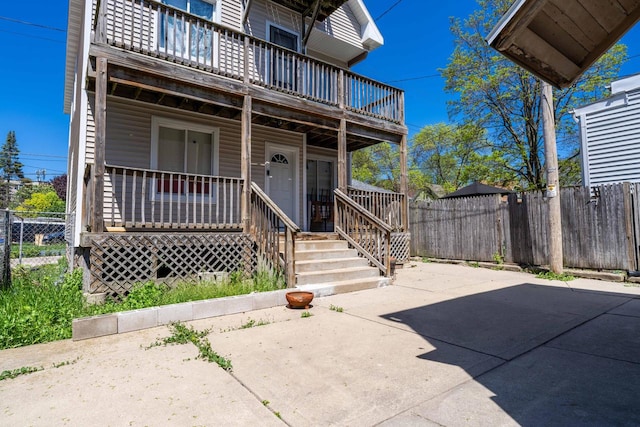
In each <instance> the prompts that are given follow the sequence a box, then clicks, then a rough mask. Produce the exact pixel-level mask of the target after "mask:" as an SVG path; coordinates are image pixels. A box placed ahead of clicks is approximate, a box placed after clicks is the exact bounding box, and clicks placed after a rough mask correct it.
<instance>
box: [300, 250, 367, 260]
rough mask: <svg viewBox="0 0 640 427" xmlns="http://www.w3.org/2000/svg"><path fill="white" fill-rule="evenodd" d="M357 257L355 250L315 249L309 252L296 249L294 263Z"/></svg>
mask: <svg viewBox="0 0 640 427" xmlns="http://www.w3.org/2000/svg"><path fill="white" fill-rule="evenodd" d="M357 256H358V251H356V250H355V249H319V250H318V249H317V250H311V251H303V250H298V249H297V248H296V262H298V261H309V260H324V259H335V258H354V257H357Z"/></svg>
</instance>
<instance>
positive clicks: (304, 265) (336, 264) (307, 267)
mask: <svg viewBox="0 0 640 427" xmlns="http://www.w3.org/2000/svg"><path fill="white" fill-rule="evenodd" d="M314 253H316V254H317V253H318V252H314ZM296 255H297V254H296ZM367 266H369V261H367V260H366V259H364V258H360V257H358V256H355V257H349V258H330V259H317V258H315V259H310V260H305V261H300V260H298V259H297V260H296V273H308V272H312V271H327V270H338V269H343V268H349V267H367Z"/></svg>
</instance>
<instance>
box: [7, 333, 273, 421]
mask: <svg viewBox="0 0 640 427" xmlns="http://www.w3.org/2000/svg"><path fill="white" fill-rule="evenodd" d="M166 334H167V330H166V328H165V327H162V328H156V329H149V330H145V331H140V332H131V333H129V334H126V336H125V337H126V338H121V337H122V336H121V335H120V336H118V335H113V336H109V337H104V338H98V339H92V340H86V341H81V342H70V341H64V342H62V343H61V342H55V343H49V344H43V345H40V346H35V347H30V348H27V347H25V348H21V349H14V350H13V351H11V350H5V351H3V352H2V353H1V354H2V357H1V358H0V359H2V365H3V367H2V368H0V369H6V368H7V367H8V366H7V365H9V363H7V362H6V358H5V356H7V355H8V356H9V358H11V359H13V362H14V363H16V362H17V363H19V364H20V365H19V366H35V367H43V368H44V369H43V370H42V371H39V372H36V373H33V374H30V375H24V376H20V377H17V378H14V379H11V380H5V381H0V413H1V414H2V417H1V418H2V422H0V424H2V425H15V426H17V425H34V426H51V425H70V426H90V425H102V426H107V425H112V426H124V425H176V426H177V425H180V426H185V425H282V424H281V422H280V420H279V419H278V418H277V417H276V416H275V415H274V414H273V413H271V412H270V411H269V410H268V408H266V407H265V406H264V405H263V404H262V403H261V402H259V401H257V400H256V399H255V398H254V397H253V395H252V394H251V393H250V392H249V391H248V390H246V389H245V388H244V387H242V386H241V385H240V384H239V383H238V382H237V381H236V380H235V379H234V378H233V377H232V376H230V375H229V374H228V373H226V372H225V371H223V370H222V369H220V368H219V367H218V366H216V365H215V364H211V363H207V362H204V361H201V360H195V357H196V356H197V350H196V348H195V347H194V346H193V345H178V346H167V347H155V348H150V349H148V350H145V348H144V347H146V346H149V345H150V344H151V343H153V342H154V341H155V339H156V337H157V336H158V335H161V336H166ZM60 344H62V345H60ZM26 349H28V350H30V352H34V350H36V351H37V352H38V353H39V354H33V355H31V356H29V355H28V354H27V353H28V352H25V351H24V350H26ZM43 356H44V357H43ZM18 359H19V361H18ZM23 364H24V365H23ZM60 364H62V366H59V367H57V368H56V367H55V366H54V365H60ZM15 366H16V365H15V364H14V365H13V367H12V369H13V368H15Z"/></svg>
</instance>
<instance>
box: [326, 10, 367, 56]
mask: <svg viewBox="0 0 640 427" xmlns="http://www.w3.org/2000/svg"><path fill="white" fill-rule="evenodd" d="M315 29H316V30H319V31H322V32H323V33H326V34H329V35H331V36H333V37H335V38H336V39H337V40H341V41H344V42H347V43H349V44H351V45H353V46H357V47H360V48H361V47H362V37H361V34H362V29H361V26H360V23H359V22H358V19H357V18H356V17H355V15H354V14H353V12H352V11H351V8H350V7H349V5H348V4H347V3H344V4H343V5H342V6H340V7H339V8H338V9H336V11H335V12H333V13H332V14H331V15H329V16H328V17H327V19H325V20H324V21H323V22H316V25H315Z"/></svg>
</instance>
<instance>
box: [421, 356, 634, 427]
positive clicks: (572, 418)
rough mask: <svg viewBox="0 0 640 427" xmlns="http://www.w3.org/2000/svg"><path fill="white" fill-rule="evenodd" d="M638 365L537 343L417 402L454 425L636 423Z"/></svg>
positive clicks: (432, 417)
mask: <svg viewBox="0 0 640 427" xmlns="http://www.w3.org/2000/svg"><path fill="white" fill-rule="evenodd" d="M638 405H640V365H638V364H634V363H628V362H623V361H616V360H612V359H608V358H603V357H597V356H592V355H589V354H583V353H575V352H569V351H564V350H559V349H554V348H549V347H541V348H538V349H536V350H534V351H532V352H531V353H528V354H526V355H524V356H522V357H520V358H518V359H516V360H514V361H511V362H510V363H508V364H505V365H503V366H500V367H499V368H497V369H495V370H493V371H491V372H489V373H487V374H485V375H481V376H479V377H477V378H476V379H475V380H474V381H469V382H467V383H465V384H463V385H461V386H458V387H456V388H455V389H453V390H452V391H450V392H448V393H445V394H443V395H441V396H438V397H437V398H435V399H432V400H431V401H429V402H425V403H424V404H422V405H420V406H419V407H416V408H413V409H412V413H415V414H417V415H419V416H421V417H423V418H425V419H428V420H430V421H432V422H437V423H438V424H440V425H446V426H455V425H462V424H464V425H468V426H488V425H490V426H509V425H522V426H605V425H616V426H637V425H638V424H640V412H639V411H638V410H637V408H638Z"/></svg>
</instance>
